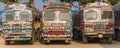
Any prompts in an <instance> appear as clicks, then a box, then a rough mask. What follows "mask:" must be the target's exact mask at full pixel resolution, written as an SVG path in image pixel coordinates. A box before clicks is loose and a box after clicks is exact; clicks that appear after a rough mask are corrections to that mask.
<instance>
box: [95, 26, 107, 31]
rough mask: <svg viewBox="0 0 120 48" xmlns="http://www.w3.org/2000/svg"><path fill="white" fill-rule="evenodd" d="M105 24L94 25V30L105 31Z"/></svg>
mask: <svg viewBox="0 0 120 48" xmlns="http://www.w3.org/2000/svg"><path fill="white" fill-rule="evenodd" d="M105 29H106V28H105V26H104V25H96V26H95V27H94V30H95V31H105Z"/></svg>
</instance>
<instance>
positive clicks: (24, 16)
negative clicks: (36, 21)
mask: <svg viewBox="0 0 120 48" xmlns="http://www.w3.org/2000/svg"><path fill="white" fill-rule="evenodd" d="M29 18H30V14H29V13H27V12H21V13H20V20H21V21H28V20H29Z"/></svg>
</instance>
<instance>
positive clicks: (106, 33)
mask: <svg viewBox="0 0 120 48" xmlns="http://www.w3.org/2000/svg"><path fill="white" fill-rule="evenodd" d="M98 34H103V35H112V34H114V32H92V33H88V32H86V33H84V35H98Z"/></svg>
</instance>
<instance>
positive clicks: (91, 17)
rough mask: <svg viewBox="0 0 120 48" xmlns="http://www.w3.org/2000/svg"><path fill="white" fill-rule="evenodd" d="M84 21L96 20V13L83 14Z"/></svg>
mask: <svg viewBox="0 0 120 48" xmlns="http://www.w3.org/2000/svg"><path fill="white" fill-rule="evenodd" d="M85 19H86V20H96V19H97V13H96V12H95V11H89V12H86V13H85Z"/></svg>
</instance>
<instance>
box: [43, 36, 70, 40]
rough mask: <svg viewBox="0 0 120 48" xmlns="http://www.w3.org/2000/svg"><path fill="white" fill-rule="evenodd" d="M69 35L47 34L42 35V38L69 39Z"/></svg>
mask: <svg viewBox="0 0 120 48" xmlns="http://www.w3.org/2000/svg"><path fill="white" fill-rule="evenodd" d="M71 38H72V37H71V36H64V35H48V36H44V37H43V40H71Z"/></svg>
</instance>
